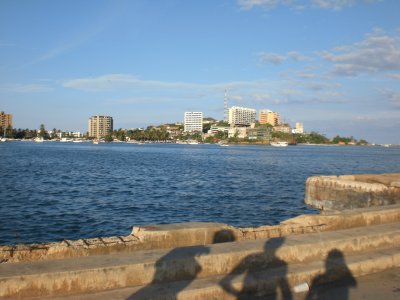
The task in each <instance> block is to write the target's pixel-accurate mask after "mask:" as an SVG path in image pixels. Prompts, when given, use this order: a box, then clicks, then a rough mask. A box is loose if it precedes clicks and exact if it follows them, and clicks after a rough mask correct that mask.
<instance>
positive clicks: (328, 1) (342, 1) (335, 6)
mask: <svg viewBox="0 0 400 300" xmlns="http://www.w3.org/2000/svg"><path fill="white" fill-rule="evenodd" d="M382 1H383V0H312V5H313V6H315V7H318V8H322V9H332V10H341V9H343V8H346V7H351V6H354V5H356V4H365V3H375V2H382Z"/></svg>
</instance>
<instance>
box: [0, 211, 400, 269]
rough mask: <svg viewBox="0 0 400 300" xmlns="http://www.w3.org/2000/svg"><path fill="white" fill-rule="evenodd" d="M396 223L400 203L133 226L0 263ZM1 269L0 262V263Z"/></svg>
mask: <svg viewBox="0 0 400 300" xmlns="http://www.w3.org/2000/svg"><path fill="white" fill-rule="evenodd" d="M392 222H400V205H390V206H384V207H374V208H367V209H355V210H351V211H343V212H329V213H324V214H322V215H302V216H299V217H296V218H293V219H289V220H286V221H284V222H282V223H281V224H279V225H275V226H260V227H256V228H252V227H250V228H235V227H232V226H228V225H225V224H221V223H180V224H172V225H154V226H142V227H134V228H133V230H132V234H131V235H128V236H118V237H108V238H96V239H81V240H77V241H63V242H60V243H47V244H33V245H17V246H0V262H3V263H12V262H29V261H40V260H49V259H65V258H73V257H84V256H91V255H104V254H115V253H125V252H132V251H140V250H147V249H163V248H172V247H183V246H194V245H208V244H213V243H218V242H228V241H233V240H236V241H243V240H257V239H265V238H273V237H285V236H290V235H298V234H304V233H313V232H325V231H333V230H339V229H348V228H355V227H363V226H368V225H378V224H387V223H392ZM0 265H1V264H0Z"/></svg>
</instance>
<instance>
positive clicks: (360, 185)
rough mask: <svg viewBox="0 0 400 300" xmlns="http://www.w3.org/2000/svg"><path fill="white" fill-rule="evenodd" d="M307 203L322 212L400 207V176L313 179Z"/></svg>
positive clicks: (320, 177)
mask: <svg viewBox="0 0 400 300" xmlns="http://www.w3.org/2000/svg"><path fill="white" fill-rule="evenodd" d="M305 203H306V204H308V205H310V206H313V207H316V208H319V209H321V210H345V209H354V208H363V207H371V206H383V205H391V204H399V203H400V173H393V174H380V175H374V174H365V175H344V176H315V177H310V178H308V179H307V182H306V192H305Z"/></svg>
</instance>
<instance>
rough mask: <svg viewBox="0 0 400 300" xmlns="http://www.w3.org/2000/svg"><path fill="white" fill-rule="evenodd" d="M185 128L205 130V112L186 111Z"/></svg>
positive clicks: (188, 130) (188, 129) (186, 129)
mask: <svg viewBox="0 0 400 300" xmlns="http://www.w3.org/2000/svg"><path fill="white" fill-rule="evenodd" d="M184 130H185V131H186V132H195V131H198V132H203V113H202V112H190V111H187V112H185V123H184Z"/></svg>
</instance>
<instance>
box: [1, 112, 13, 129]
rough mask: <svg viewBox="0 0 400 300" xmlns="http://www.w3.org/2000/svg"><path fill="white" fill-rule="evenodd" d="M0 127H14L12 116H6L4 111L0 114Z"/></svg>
mask: <svg viewBox="0 0 400 300" xmlns="http://www.w3.org/2000/svg"><path fill="white" fill-rule="evenodd" d="M0 127H1V128H9V127H12V114H6V113H4V111H2V112H0Z"/></svg>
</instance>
